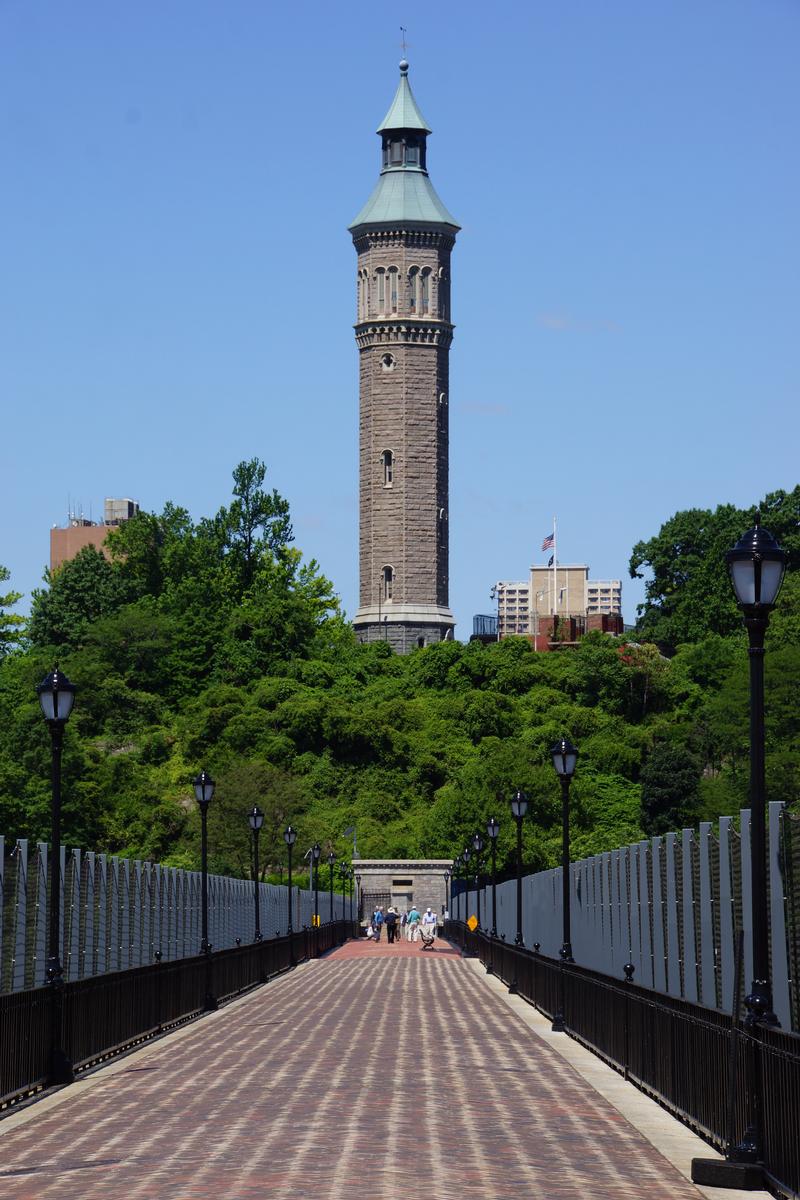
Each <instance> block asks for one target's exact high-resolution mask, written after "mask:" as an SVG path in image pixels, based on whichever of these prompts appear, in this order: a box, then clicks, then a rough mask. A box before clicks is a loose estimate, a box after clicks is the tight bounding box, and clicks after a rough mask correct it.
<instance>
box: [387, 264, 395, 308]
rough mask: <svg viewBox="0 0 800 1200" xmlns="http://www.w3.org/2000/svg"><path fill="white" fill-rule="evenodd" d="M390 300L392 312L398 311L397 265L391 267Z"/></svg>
mask: <svg viewBox="0 0 800 1200" xmlns="http://www.w3.org/2000/svg"><path fill="white" fill-rule="evenodd" d="M389 302H390V304H391V308H392V312H397V267H390V268H389Z"/></svg>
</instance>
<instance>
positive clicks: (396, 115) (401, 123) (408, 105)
mask: <svg viewBox="0 0 800 1200" xmlns="http://www.w3.org/2000/svg"><path fill="white" fill-rule="evenodd" d="M387 129H422V130H424V131H425V133H430V132H431V130H430V128H429V126H428V125H427V123H426V121H425V118H424V117H423V115H422V113H421V112H420V111H419V108H418V106H417V102H416V100H415V99H414V93H413V92H412V91H411V84H410V83H409V82H408V63H407V62H406V60H405V59H403V61H402V62H401V63H400V82H399V83H398V85H397V91H396V92H395V94H394V100H393V101H392V103H391V105H390V106H389V111H388V112H387V114H386V116H385V117H384V118H383V120H382V121H381V123H380V125H379V126H378V128H377V130H376V132H377V133H383V132H384V130H387Z"/></svg>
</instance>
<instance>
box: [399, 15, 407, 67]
mask: <svg viewBox="0 0 800 1200" xmlns="http://www.w3.org/2000/svg"><path fill="white" fill-rule="evenodd" d="M400 32H401V33H402V35H403V36H402V38H401V39H400V49H401V50H402V51H403V57H402V58H401V59H400V74H401V75H407V74H408V59H407V58H406V50H408V42H407V41H406V34H407V33H408V30H407V29H406V27H405V25H401V26H400Z"/></svg>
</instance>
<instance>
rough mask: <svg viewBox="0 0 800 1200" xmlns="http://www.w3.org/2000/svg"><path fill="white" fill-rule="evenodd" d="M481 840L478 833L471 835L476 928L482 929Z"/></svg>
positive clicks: (482, 844)
mask: <svg viewBox="0 0 800 1200" xmlns="http://www.w3.org/2000/svg"><path fill="white" fill-rule="evenodd" d="M483 846H484V842H483V838H482V837H481V835H480V834H479V833H474V834H473V835H472V849H473V850H474V851H475V903H476V905H477V908H478V928H479V929H482V928H483V922H482V921H481V854H483Z"/></svg>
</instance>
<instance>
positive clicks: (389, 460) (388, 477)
mask: <svg viewBox="0 0 800 1200" xmlns="http://www.w3.org/2000/svg"><path fill="white" fill-rule="evenodd" d="M381 465H382V466H383V486H384V487H391V486H392V482H393V478H392V477H393V475H394V455H393V454H392V452H391V450H384V452H383V454H382V455H381Z"/></svg>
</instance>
